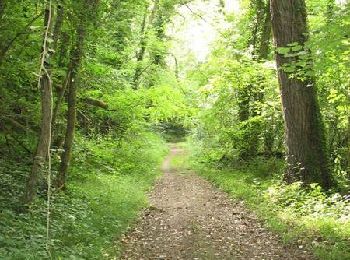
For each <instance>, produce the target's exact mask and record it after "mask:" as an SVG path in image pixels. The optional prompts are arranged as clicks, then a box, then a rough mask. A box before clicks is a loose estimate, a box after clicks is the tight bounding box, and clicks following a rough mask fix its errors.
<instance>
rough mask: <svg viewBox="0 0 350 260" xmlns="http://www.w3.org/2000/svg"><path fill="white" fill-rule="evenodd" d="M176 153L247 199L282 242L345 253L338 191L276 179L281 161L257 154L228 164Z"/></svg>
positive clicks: (331, 258)
mask: <svg viewBox="0 0 350 260" xmlns="http://www.w3.org/2000/svg"><path fill="white" fill-rule="evenodd" d="M187 149H188V150H192V153H190V154H191V156H190V157H189V158H187V160H186V159H184V158H182V159H177V161H178V162H179V163H183V166H182V167H183V168H192V169H193V170H195V171H196V172H197V173H198V174H199V175H201V176H203V177H205V178H206V179H208V180H209V181H210V182H212V183H213V184H215V185H216V186H217V187H218V188H220V189H221V190H223V191H225V192H227V193H229V194H230V195H231V196H232V197H234V198H236V199H239V200H243V201H245V203H246V205H247V206H248V207H249V208H250V209H252V210H253V211H254V212H256V214H257V215H258V216H259V217H260V218H261V219H262V220H263V221H264V222H265V223H266V225H267V226H268V227H269V228H270V229H271V230H273V231H275V232H277V233H278V234H280V236H281V238H282V240H283V241H284V242H285V243H295V244H298V245H299V246H301V247H304V246H306V247H309V248H310V249H311V250H312V251H313V252H314V254H315V256H316V257H318V258H319V259H322V260H346V259H350V243H349V239H348V238H349V236H350V202H349V200H348V198H347V197H346V196H345V197H344V196H341V195H340V194H338V193H333V194H326V193H324V192H323V191H322V190H321V188H320V187H319V186H318V185H316V184H312V185H310V187H308V189H305V188H303V187H302V185H301V183H294V184H291V185H286V184H283V183H282V181H281V179H282V178H281V177H282V173H283V168H284V162H283V161H282V160H280V159H269V160H267V159H264V158H257V159H256V160H253V161H251V162H249V163H242V162H240V163H239V162H237V164H235V165H233V166H232V165H231V166H230V167H227V166H223V165H219V164H214V163H207V162H205V159H204V158H203V157H200V156H199V155H198V154H196V152H193V150H194V149H193V144H191V147H190V146H188V148H187Z"/></svg>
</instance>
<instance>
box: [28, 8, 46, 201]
mask: <svg viewBox="0 0 350 260" xmlns="http://www.w3.org/2000/svg"><path fill="white" fill-rule="evenodd" d="M51 8H52V7H51V3H47V5H46V9H45V18H44V28H45V33H44V36H43V38H44V39H43V47H42V54H41V56H42V57H41V65H40V72H39V84H38V85H39V87H40V92H41V123H40V134H39V139H38V144H37V148H36V152H35V156H34V160H33V166H32V170H31V173H30V175H29V178H28V181H27V185H26V189H25V193H24V198H23V201H24V204H28V203H30V202H32V200H33V199H34V197H35V194H36V192H37V186H38V182H39V180H40V179H43V178H44V176H45V175H46V174H50V167H51V166H50V148H51V120H52V82H51V78H50V68H49V55H50V54H49V46H48V43H49V41H48V38H49V37H50V30H51V18H52V12H51Z"/></svg>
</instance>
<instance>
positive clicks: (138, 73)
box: [133, 7, 148, 89]
mask: <svg viewBox="0 0 350 260" xmlns="http://www.w3.org/2000/svg"><path fill="white" fill-rule="evenodd" d="M147 14H148V8H147V7H146V11H145V14H144V16H143V20H142V24H141V32H140V33H141V41H140V50H139V52H138V53H137V54H136V62H137V64H136V69H135V74H134V79H133V83H134V85H133V86H134V89H137V88H138V81H139V78H140V76H141V71H142V66H141V62H142V61H143V57H144V56H145V52H146V35H145V30H146V20H147Z"/></svg>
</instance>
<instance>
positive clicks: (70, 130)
mask: <svg viewBox="0 0 350 260" xmlns="http://www.w3.org/2000/svg"><path fill="white" fill-rule="evenodd" d="M85 34H86V24H85V22H84V21H82V22H81V24H80V26H79V28H78V30H77V40H76V44H75V46H74V50H73V51H72V56H71V62H70V65H69V69H68V73H67V75H68V85H67V89H68V111H67V128H66V134H65V142H64V152H63V154H62V156H61V165H60V168H59V172H58V176H57V180H56V188H58V189H63V188H64V187H65V184H66V176H67V171H68V168H69V164H70V161H71V157H72V148H73V142H74V132H75V122H76V103H77V88H76V81H77V76H78V71H79V69H80V65H81V61H82V57H83V48H84V41H85Z"/></svg>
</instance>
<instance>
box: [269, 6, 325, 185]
mask: <svg viewBox="0 0 350 260" xmlns="http://www.w3.org/2000/svg"><path fill="white" fill-rule="evenodd" d="M271 14H272V30H273V35H274V40H275V44H276V46H277V48H279V47H287V46H288V45H289V44H293V43H298V44H299V45H301V46H303V47H304V44H305V42H306V40H307V35H306V34H307V24H306V7H305V2H304V0H283V1H281V0H271ZM296 59H297V58H286V57H285V56H284V55H281V54H276V61H277V66H278V78H279V83H280V87H281V97H282V105H283V112H284V120H285V129H286V146H287V164H288V166H287V170H286V173H285V178H284V179H285V180H286V181H287V182H289V183H291V182H294V181H303V182H304V183H313V182H316V183H319V184H320V185H321V186H322V187H323V188H326V189H328V188H330V187H331V185H332V181H331V176H330V172H329V169H328V160H327V155H326V151H325V147H326V144H325V135H324V129H323V124H322V119H321V114H320V109H319V106H318V101H317V97H316V87H315V84H314V81H313V80H312V79H311V78H308V79H305V80H303V81H302V80H300V79H297V78H291V77H290V75H289V74H288V73H286V72H285V71H284V70H283V66H284V65H286V64H289V63H290V62H293V61H295V60H296Z"/></svg>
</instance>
